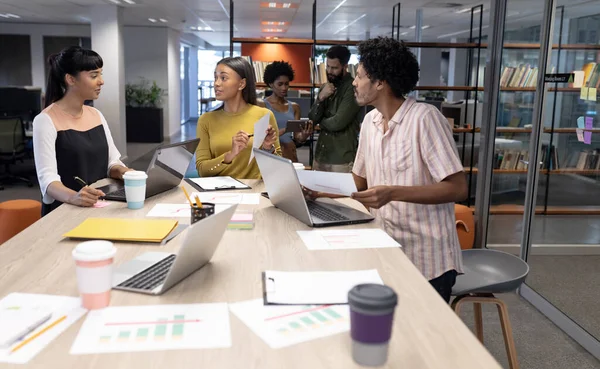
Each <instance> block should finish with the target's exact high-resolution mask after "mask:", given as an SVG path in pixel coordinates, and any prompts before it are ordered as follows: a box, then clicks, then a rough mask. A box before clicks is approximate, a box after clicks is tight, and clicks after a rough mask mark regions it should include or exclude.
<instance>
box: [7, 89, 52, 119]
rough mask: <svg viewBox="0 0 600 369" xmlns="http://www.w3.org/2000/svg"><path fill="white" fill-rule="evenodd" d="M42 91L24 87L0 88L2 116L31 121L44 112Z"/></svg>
mask: <svg viewBox="0 0 600 369" xmlns="http://www.w3.org/2000/svg"><path fill="white" fill-rule="evenodd" d="M41 94H42V91H41V90H40V89H27V88H23V87H0V115H2V116H20V117H23V119H25V120H31V119H33V117H35V116H36V115H37V114H39V113H40V112H41V111H42V97H41Z"/></svg>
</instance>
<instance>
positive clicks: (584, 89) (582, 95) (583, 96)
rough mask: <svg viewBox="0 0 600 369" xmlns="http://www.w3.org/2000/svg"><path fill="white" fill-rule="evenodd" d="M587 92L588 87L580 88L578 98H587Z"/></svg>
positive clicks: (588, 90)
mask: <svg viewBox="0 0 600 369" xmlns="http://www.w3.org/2000/svg"><path fill="white" fill-rule="evenodd" d="M589 92H590V89H589V87H582V88H581V95H580V96H579V98H580V99H581V100H587V98H588V94H589Z"/></svg>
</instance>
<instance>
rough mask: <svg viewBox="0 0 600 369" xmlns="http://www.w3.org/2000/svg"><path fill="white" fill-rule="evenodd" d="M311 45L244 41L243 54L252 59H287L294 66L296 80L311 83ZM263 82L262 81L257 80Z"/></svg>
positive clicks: (268, 60)
mask: <svg viewBox="0 0 600 369" xmlns="http://www.w3.org/2000/svg"><path fill="white" fill-rule="evenodd" d="M311 47H312V46H311V45H295V44H289V45H288V44H271V43H265V44H245V43H242V55H244V56H250V57H251V58H252V61H266V62H270V61H280V60H283V61H286V62H288V63H290V64H291V65H292V68H294V72H295V77H294V82H297V83H310V65H309V63H308V62H309V60H310V58H311ZM257 82H262V81H257Z"/></svg>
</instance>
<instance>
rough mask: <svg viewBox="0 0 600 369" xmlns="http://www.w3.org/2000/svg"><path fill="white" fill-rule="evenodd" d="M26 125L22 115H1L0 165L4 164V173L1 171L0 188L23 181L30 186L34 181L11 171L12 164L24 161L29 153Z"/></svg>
mask: <svg viewBox="0 0 600 369" xmlns="http://www.w3.org/2000/svg"><path fill="white" fill-rule="evenodd" d="M26 143H27V140H26V137H25V126H24V125H23V119H21V117H9V116H0V165H2V164H3V165H4V173H0V190H3V189H4V186H3V185H7V184H12V183H15V182H23V183H25V184H27V186H29V187H33V183H32V182H31V181H30V180H29V179H27V178H25V177H20V176H17V175H14V174H12V173H11V171H10V167H11V165H15V164H16V163H17V161H21V162H22V161H23V158H24V157H25V156H26V155H27V150H26Z"/></svg>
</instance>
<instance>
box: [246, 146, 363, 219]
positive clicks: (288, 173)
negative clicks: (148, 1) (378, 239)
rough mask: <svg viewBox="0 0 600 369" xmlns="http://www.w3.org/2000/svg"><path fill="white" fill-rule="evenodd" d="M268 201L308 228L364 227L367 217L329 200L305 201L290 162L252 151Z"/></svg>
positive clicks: (258, 151)
mask: <svg viewBox="0 0 600 369" xmlns="http://www.w3.org/2000/svg"><path fill="white" fill-rule="evenodd" d="M253 150H254V155H255V156H256V162H257V163H258V167H259V169H260V173H261V175H262V177H263V180H264V181H265V187H266V188H267V193H268V194H269V199H270V200H271V202H272V203H273V205H275V207H277V208H279V209H281V210H283V211H285V212H286V213H288V214H289V215H291V216H293V217H294V218H296V219H298V220H299V221H301V222H303V223H304V224H307V225H309V226H311V227H329V226H338V225H347V224H358V223H367V222H370V221H372V220H373V219H374V218H373V217H372V216H371V215H370V214H366V213H364V212H362V211H359V210H356V209H353V208H351V207H349V206H345V205H342V204H340V203H339V202H337V201H334V200H331V199H320V200H319V201H313V200H306V199H305V198H304V193H303V192H302V186H301V185H300V181H299V180H298V175H297V174H296V169H294V165H293V164H292V161H291V160H289V159H285V158H282V157H280V156H277V155H272V154H269V153H267V152H265V151H264V150H259V149H253Z"/></svg>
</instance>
